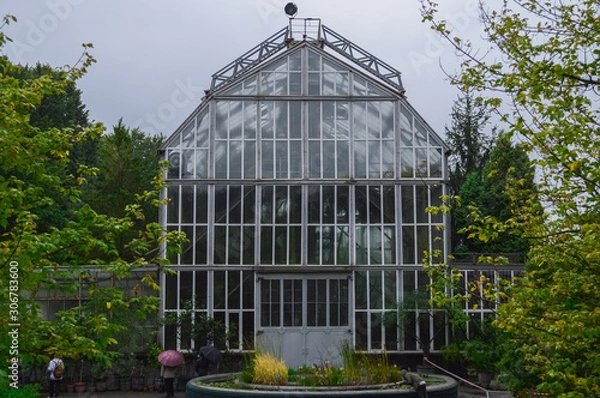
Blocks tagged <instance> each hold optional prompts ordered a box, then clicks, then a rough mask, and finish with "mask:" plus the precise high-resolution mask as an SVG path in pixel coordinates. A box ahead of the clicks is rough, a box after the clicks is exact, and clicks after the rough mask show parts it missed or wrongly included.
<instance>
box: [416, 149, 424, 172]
mask: <svg viewBox="0 0 600 398" xmlns="http://www.w3.org/2000/svg"><path fill="white" fill-rule="evenodd" d="M415 156H416V159H415V163H416V170H415V171H416V175H417V177H427V149H426V148H416V149H415Z"/></svg>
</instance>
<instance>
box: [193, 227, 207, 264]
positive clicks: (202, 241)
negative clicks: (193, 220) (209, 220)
mask: <svg viewBox="0 0 600 398" xmlns="http://www.w3.org/2000/svg"><path fill="white" fill-rule="evenodd" d="M206 235H207V228H206V227H196V242H195V243H196V262H195V263H196V264H199V265H204V264H206V253H207V252H208V247H207V246H206Z"/></svg>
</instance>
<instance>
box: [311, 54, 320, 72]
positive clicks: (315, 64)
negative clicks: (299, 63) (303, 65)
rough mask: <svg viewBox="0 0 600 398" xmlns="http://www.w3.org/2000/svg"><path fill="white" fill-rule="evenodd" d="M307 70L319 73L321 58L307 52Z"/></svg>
mask: <svg viewBox="0 0 600 398" xmlns="http://www.w3.org/2000/svg"><path fill="white" fill-rule="evenodd" d="M308 70H309V71H320V70H321V56H320V55H319V54H317V53H315V52H313V51H309V52H308Z"/></svg>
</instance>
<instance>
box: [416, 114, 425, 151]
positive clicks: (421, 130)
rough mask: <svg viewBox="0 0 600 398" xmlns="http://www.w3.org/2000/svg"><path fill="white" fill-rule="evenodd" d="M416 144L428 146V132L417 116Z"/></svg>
mask: <svg viewBox="0 0 600 398" xmlns="http://www.w3.org/2000/svg"><path fill="white" fill-rule="evenodd" d="M415 146H427V132H426V130H425V126H423V123H421V121H420V120H418V119H416V118H415Z"/></svg>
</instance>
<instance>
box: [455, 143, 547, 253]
mask: <svg viewBox="0 0 600 398" xmlns="http://www.w3.org/2000/svg"><path fill="white" fill-rule="evenodd" d="M534 174H535V172H534V169H533V167H532V166H531V164H530V160H529V156H528V155H527V152H526V151H525V150H524V149H523V147H522V146H521V145H513V143H512V142H511V140H510V137H508V136H507V135H504V134H502V135H500V136H499V137H497V139H496V140H495V141H494V144H493V145H492V148H491V150H490V153H489V156H488V159H487V161H486V163H485V165H484V167H483V170H482V172H480V173H478V172H471V173H469V174H468V175H467V178H466V181H465V182H464V183H463V185H462V186H461V187H460V190H459V192H458V196H459V197H460V201H461V206H458V207H455V208H454V213H453V218H454V220H455V223H454V226H455V228H456V229H457V231H458V232H457V236H460V237H461V238H462V240H461V242H460V244H461V245H462V249H463V251H464V250H466V251H468V252H475V253H522V254H523V255H525V254H526V253H527V251H528V250H529V243H528V242H527V240H526V239H525V238H524V236H523V231H522V230H520V229H519V228H516V227H515V228H509V229H507V230H506V231H502V232H500V233H499V234H498V236H497V237H495V238H494V239H492V240H481V239H467V236H468V235H469V226H470V225H471V224H472V223H473V220H474V218H479V219H481V218H483V217H489V216H491V217H494V218H495V219H496V220H498V221H500V222H505V221H507V220H509V219H510V218H511V217H512V212H513V209H518V208H520V207H522V206H523V204H522V203H521V201H520V199H517V198H516V197H514V196H512V197H511V195H514V189H513V188H512V184H513V183H515V182H517V181H518V182H519V184H520V185H521V186H522V188H523V189H525V190H526V191H527V192H535V183H534ZM472 213H473V214H472Z"/></svg>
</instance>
